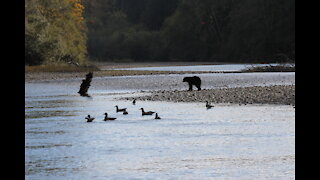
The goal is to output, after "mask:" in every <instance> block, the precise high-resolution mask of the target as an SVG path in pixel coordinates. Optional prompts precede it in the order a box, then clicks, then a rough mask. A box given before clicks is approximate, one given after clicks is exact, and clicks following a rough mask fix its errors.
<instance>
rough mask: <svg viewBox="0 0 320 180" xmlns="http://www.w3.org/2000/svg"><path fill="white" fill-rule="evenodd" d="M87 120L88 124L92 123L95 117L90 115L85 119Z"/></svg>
mask: <svg viewBox="0 0 320 180" xmlns="http://www.w3.org/2000/svg"><path fill="white" fill-rule="evenodd" d="M85 119H87V122H92V121H93V120H94V117H91V116H90V115H89V114H88V116H87V117H85Z"/></svg>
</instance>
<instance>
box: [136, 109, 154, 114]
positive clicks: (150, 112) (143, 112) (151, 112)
mask: <svg viewBox="0 0 320 180" xmlns="http://www.w3.org/2000/svg"><path fill="white" fill-rule="evenodd" d="M140 109H141V111H142V116H144V115H152V114H153V113H155V112H153V111H148V112H145V111H144V109H143V108H140Z"/></svg>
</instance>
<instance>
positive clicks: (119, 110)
mask: <svg viewBox="0 0 320 180" xmlns="http://www.w3.org/2000/svg"><path fill="white" fill-rule="evenodd" d="M115 107H116V108H117V112H124V111H126V109H127V108H123V109H119V108H118V106H115Z"/></svg>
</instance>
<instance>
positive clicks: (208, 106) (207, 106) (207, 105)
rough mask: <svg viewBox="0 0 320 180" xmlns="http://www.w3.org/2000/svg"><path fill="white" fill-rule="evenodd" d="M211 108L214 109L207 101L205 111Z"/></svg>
mask: <svg viewBox="0 0 320 180" xmlns="http://www.w3.org/2000/svg"><path fill="white" fill-rule="evenodd" d="M212 107H214V106H213V105H210V104H209V102H208V101H206V108H207V109H211V108H212Z"/></svg>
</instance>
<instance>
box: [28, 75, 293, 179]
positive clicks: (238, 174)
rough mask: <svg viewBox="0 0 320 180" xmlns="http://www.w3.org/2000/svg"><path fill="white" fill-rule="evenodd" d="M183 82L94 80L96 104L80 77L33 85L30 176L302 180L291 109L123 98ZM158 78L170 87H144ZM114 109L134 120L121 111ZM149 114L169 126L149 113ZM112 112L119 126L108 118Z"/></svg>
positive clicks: (279, 78)
mask: <svg viewBox="0 0 320 180" xmlns="http://www.w3.org/2000/svg"><path fill="white" fill-rule="evenodd" d="M200 75H201V74H199V76H200ZM202 76H204V77H208V78H207V79H208V80H207V83H204V86H205V87H206V88H215V87H217V88H218V87H223V86H230V87H233V86H250V85H257V84H260V85H261V84H262V85H263V84H264V85H272V84H294V73H293V74H292V73H284V74H281V73H278V74H275V73H266V74H251V75H248V74H236V75H235V74H234V75H231V74H229V75H227V74H225V75H222V74H221V75H219V76H221V77H218V75H212V77H211V78H209V77H210V75H202ZM229 76H233V77H229ZM181 77H182V76H180V75H171V76H130V77H109V78H96V79H95V78H94V79H93V82H92V86H91V87H90V89H89V94H90V95H92V98H84V97H80V96H78V94H77V93H76V92H77V90H78V88H79V86H80V82H81V80H79V79H73V80H69V81H61V82H60V81H50V82H42V83H26V85H25V86H26V94H25V102H26V103H25V172H26V173H25V174H26V175H25V177H26V179H32V180H33V179H39V180H40V179H41V180H42V179H59V180H60V179H84V180H87V179H98V180H100V179H119V180H120V179H121V180H122V179H200V180H201V179H294V178H295V110H294V108H292V106H287V105H256V104H253V105H246V106H239V105H233V104H216V105H215V107H214V108H212V109H209V110H207V109H206V108H205V105H204V104H203V103H173V102H148V101H138V102H137V104H136V105H133V104H132V103H131V102H130V101H119V100H116V99H115V98H119V97H127V96H136V95H140V94H141V91H148V90H157V89H160V88H161V87H163V88H164V89H183V88H185V87H184V86H183V85H181V86H180V84H179V83H174V79H175V81H177V80H180V79H181ZM155 79H156V80H159V81H160V82H161V83H163V85H162V86H157V85H155V84H157V83H154V84H153V83H151V84H150V85H145V86H143V85H142V84H143V82H154V81H155ZM167 79H170V80H171V81H170V80H169V81H167ZM209 79H210V80H209ZM212 79H214V80H215V81H214V80H212ZM219 79H220V81H218V80H219ZM223 80H225V81H223ZM216 81H218V82H220V83H217V84H214V85H212V84H211V83H210V82H216ZM117 82H118V83H117ZM132 82H134V83H137V84H138V85H140V88H137V87H136V86H134V85H132V84H133V83H132ZM165 82H169V83H165ZM139 83H140V84H139ZM115 105H118V106H119V107H120V108H123V107H125V108H127V109H128V112H129V114H128V115H122V114H121V113H116V111H115V107H114V106H115ZM141 107H143V108H144V109H145V110H146V111H149V110H152V111H156V112H157V113H158V114H159V116H160V117H161V118H162V119H160V120H155V119H154V115H153V116H142V115H141V111H140V110H139V109H140V108H141ZM105 112H108V114H109V116H112V117H116V118H117V119H116V120H115V121H110V122H105V121H102V119H103V118H104V115H103V114H104V113H105ZM88 114H90V115H91V116H93V117H95V118H96V119H95V120H94V121H93V122H92V123H87V122H86V121H85V119H84V117H85V116H87V115H88Z"/></svg>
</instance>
